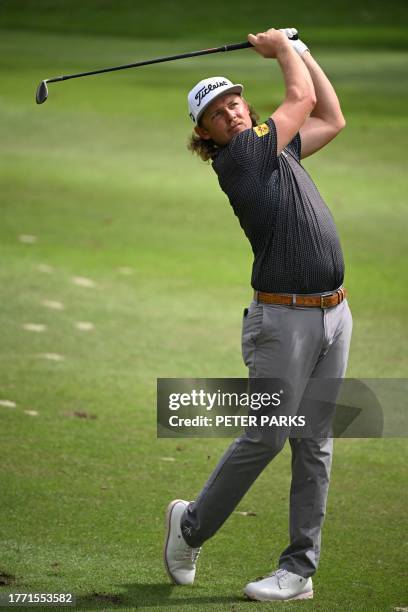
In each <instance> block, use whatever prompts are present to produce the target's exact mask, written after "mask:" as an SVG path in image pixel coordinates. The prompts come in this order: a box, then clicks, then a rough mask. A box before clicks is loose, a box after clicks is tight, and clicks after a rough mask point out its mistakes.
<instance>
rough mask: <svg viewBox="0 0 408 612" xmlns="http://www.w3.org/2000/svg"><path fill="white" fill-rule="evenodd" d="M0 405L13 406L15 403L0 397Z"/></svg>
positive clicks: (4, 406)
mask: <svg viewBox="0 0 408 612" xmlns="http://www.w3.org/2000/svg"><path fill="white" fill-rule="evenodd" d="M0 406H3V408H15V407H16V406H17V404H16V402H13V401H11V400H6V399H4V400H3V399H2V400H0Z"/></svg>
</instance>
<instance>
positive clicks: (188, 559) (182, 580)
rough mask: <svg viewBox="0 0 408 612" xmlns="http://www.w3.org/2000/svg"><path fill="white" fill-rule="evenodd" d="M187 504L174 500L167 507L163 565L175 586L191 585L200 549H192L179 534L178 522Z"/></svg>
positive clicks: (180, 500) (181, 500)
mask: <svg viewBox="0 0 408 612" xmlns="http://www.w3.org/2000/svg"><path fill="white" fill-rule="evenodd" d="M188 504H189V502H187V501H184V499H174V500H173V501H172V502H170V504H169V505H168V507H167V513H166V527H167V533H166V539H165V542H164V564H165V566H166V570H167V573H168V575H169V576H170V578H171V580H172V581H173V582H174V583H175V584H182V585H186V584H193V582H194V577H195V573H196V560H197V557H198V555H199V554H200V551H201V548H192V547H191V546H189V545H188V544H187V542H186V541H185V539H184V538H183V534H182V533H181V527H180V520H181V517H182V516H183V513H184V510H185V509H186V508H187V506H188Z"/></svg>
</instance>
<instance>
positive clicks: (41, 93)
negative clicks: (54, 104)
mask: <svg viewBox="0 0 408 612" xmlns="http://www.w3.org/2000/svg"><path fill="white" fill-rule="evenodd" d="M47 98H48V87H47V80H44V81H41V83H40V84H39V86H38V87H37V93H36V94H35V101H36V102H37V104H43V103H44V102H45V101H46V99H47Z"/></svg>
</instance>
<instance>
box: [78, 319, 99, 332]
mask: <svg viewBox="0 0 408 612" xmlns="http://www.w3.org/2000/svg"><path fill="white" fill-rule="evenodd" d="M74 325H75V327H76V328H77V329H79V330H81V331H92V330H93V329H95V325H94V324H93V323H90V322H89V321H75V323H74Z"/></svg>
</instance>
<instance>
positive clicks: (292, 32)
mask: <svg viewBox="0 0 408 612" xmlns="http://www.w3.org/2000/svg"><path fill="white" fill-rule="evenodd" d="M279 31H280V32H283V33H284V34H285V36H287V37H288V38H289V40H290V44H291V45H292V47H293V48H294V50H295V51H296V53H298V54H299V55H302V54H303V53H304V52H305V51H309V49H308V47H307V46H306V45H305V43H303V42H302V41H301V40H299V38H298V39H297V40H291V38H292V36H296V35H297V33H298V31H297V30H296V28H280V30H279Z"/></svg>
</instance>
